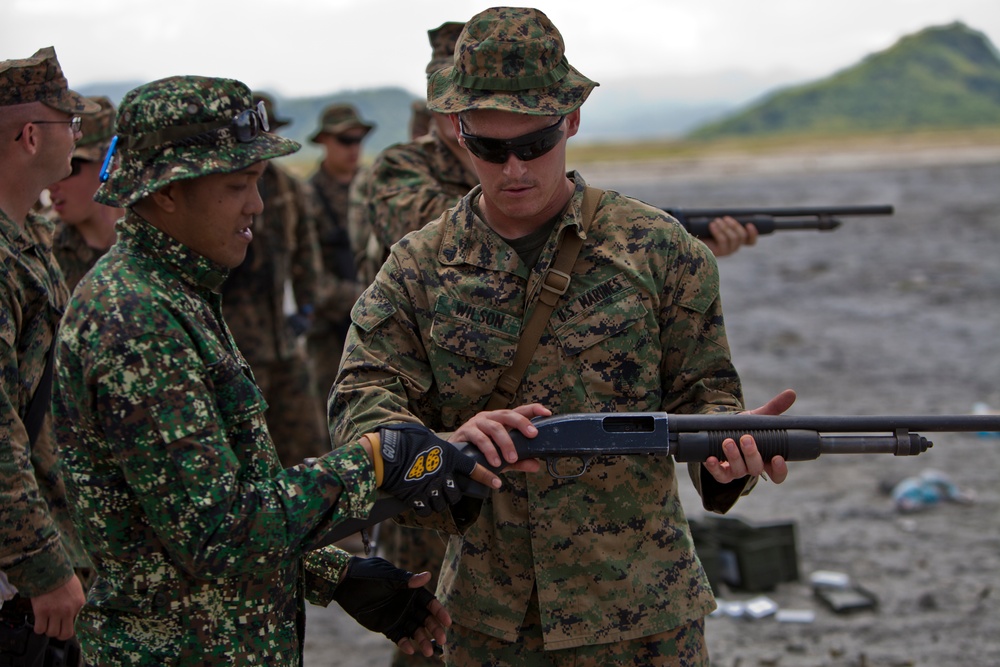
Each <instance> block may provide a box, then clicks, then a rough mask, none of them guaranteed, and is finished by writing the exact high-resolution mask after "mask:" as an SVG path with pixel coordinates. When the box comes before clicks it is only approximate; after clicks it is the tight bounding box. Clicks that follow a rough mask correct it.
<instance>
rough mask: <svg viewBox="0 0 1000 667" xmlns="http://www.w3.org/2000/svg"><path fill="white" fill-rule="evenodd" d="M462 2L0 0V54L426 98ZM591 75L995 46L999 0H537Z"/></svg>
mask: <svg viewBox="0 0 1000 667" xmlns="http://www.w3.org/2000/svg"><path fill="white" fill-rule="evenodd" d="M488 6H491V3H486V2H467V1H464V0H451V1H446V0H284V1H281V0H238V1H235V0H152V1H151V0H0V37H2V39H0V44H2V51H0V59H7V58H25V57H28V56H30V55H31V54H32V53H34V52H35V50H36V49H38V48H40V47H42V46H55V48H56V53H57V54H58V56H59V61H60V63H61V64H62V66H63V70H64V71H65V72H66V75H67V77H68V78H69V82H70V86H81V85H84V84H91V83H96V82H104V81H130V80H138V81H150V80H153V79H157V78H161V77H165V76H171V75H175V74H200V75H206V76H225V77H232V78H236V79H239V80H241V81H244V82H245V83H247V84H248V85H250V86H251V87H252V88H259V89H269V90H271V91H275V92H278V93H279V94H282V95H285V96H307V95H321V94H325V93H330V92H335V91H341V90H345V89H358V88H369V87H375V86H385V85H399V86H402V87H404V88H406V89H408V90H410V91H411V92H413V93H415V94H418V95H422V94H423V93H424V66H425V65H426V63H427V60H428V59H429V56H430V47H429V45H428V42H427V32H426V31H427V30H428V29H429V28H434V27H436V26H438V25H440V24H441V23H443V22H444V21H465V20H467V19H468V18H470V17H471V16H473V15H474V14H476V13H477V12H479V11H481V10H482V9H484V8H486V7H488ZM535 6H536V7H538V8H539V9H541V10H542V11H544V12H545V13H546V14H548V16H549V17H550V18H551V19H552V20H553V22H554V23H555V25H556V26H557V27H558V28H559V29H560V31H561V32H562V34H563V36H564V38H565V39H566V42H567V56H568V58H569V61H570V63H572V64H573V65H574V66H576V67H577V68H578V69H579V70H581V71H582V72H583V73H584V74H586V75H587V76H589V77H590V78H592V79H595V80H597V81H601V80H602V79H603V80H605V81H607V80H610V79H618V78H624V77H629V78H631V77H632V76H640V75H696V74H703V73H710V72H713V73H714V72H719V71H726V70H740V71H745V72H749V73H755V74H769V73H773V72H778V71H787V72H791V73H795V74H798V75H801V76H803V77H806V78H818V77H822V76H826V75H828V74H831V73H833V72H834V71H836V70H838V69H841V68H843V67H847V66H850V65H853V64H855V63H856V62H857V61H858V60H860V59H861V58H862V57H864V56H865V55H867V54H869V53H872V52H875V51H880V50H882V49H885V48H887V47H889V46H891V45H892V44H893V43H894V42H895V41H896V40H897V39H899V38H900V37H902V36H903V35H906V34H910V33H913V32H916V31H918V30H920V29H922V28H925V27H927V26H931V25H943V24H947V23H950V22H952V21H955V20H959V21H962V22H964V23H966V24H967V25H968V26H969V27H971V28H974V29H976V30H979V31H981V32H983V33H985V34H986V35H987V36H988V37H989V38H990V40H991V41H992V42H993V44H994V45H1000V0H839V1H838V2H812V1H810V0H610V1H608V0H603V1H601V2H596V1H591V0H538V1H537V2H536V3H535Z"/></svg>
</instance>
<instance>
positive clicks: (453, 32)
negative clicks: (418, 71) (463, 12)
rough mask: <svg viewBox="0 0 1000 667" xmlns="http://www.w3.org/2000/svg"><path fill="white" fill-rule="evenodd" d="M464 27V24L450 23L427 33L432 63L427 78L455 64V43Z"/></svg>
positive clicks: (428, 65) (428, 68) (427, 70)
mask: <svg viewBox="0 0 1000 667" xmlns="http://www.w3.org/2000/svg"><path fill="white" fill-rule="evenodd" d="M464 27H465V24H464V23H457V22H455V21H449V22H447V23H442V24H441V25H439V26H438V27H436V28H434V29H433V30H428V31H427V40H428V41H429V42H430V43H431V61H430V62H429V63H427V68H426V70H425V71H426V72H427V76H430V75H431V74H433V73H434V72H436V71H438V70H439V69H441V68H442V67H448V66H449V65H453V64H455V43H456V42H458V36H459V35H460V34H462V28H464Z"/></svg>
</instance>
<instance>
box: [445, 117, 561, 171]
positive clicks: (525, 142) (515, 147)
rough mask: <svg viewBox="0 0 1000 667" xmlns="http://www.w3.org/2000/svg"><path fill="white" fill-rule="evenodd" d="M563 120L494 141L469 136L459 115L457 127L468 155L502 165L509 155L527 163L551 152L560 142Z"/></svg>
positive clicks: (489, 138) (487, 138)
mask: <svg viewBox="0 0 1000 667" xmlns="http://www.w3.org/2000/svg"><path fill="white" fill-rule="evenodd" d="M564 120H566V116H560V117H559V120H558V121H556V123H555V124H553V125H549V126H548V127H543V128H542V129H540V130H536V131H534V132H529V133H527V134H522V135H521V136H519V137H514V138H512V139H494V138H492V137H481V136H477V135H475V134H469V133H468V132H466V131H465V121H464V120H463V119H462V116H461V115H459V117H458V126H459V129H460V132H461V136H462V139H464V140H465V146H466V148H468V149H469V152H470V153H472V154H473V155H475V156H476V157H477V158H479V159H480V160H484V161H485V162H492V163H494V164H503V163H504V162H506V161H507V156H508V155H510V154H511V153H513V154H514V155H515V156H516V157H517V159H518V160H521V161H522V162H528V161H530V160H534V159H537V158H540V157H542V156H543V155H545V154H546V153H548V152H549V151H551V150H552V149H553V148H555V147H556V146H557V145H558V144H559V142H560V141H561V140H562V136H563V133H562V132H561V128H562V124H563V121H564Z"/></svg>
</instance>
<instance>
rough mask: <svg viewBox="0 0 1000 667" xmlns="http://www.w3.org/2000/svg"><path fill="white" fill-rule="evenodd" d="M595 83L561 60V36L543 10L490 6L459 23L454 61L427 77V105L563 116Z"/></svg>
mask: <svg viewBox="0 0 1000 667" xmlns="http://www.w3.org/2000/svg"><path fill="white" fill-rule="evenodd" d="M597 85H598V84H597V83H596V82H594V81H591V80H590V79H588V78H587V77H585V76H584V75H583V74H581V73H580V72H578V71H577V70H576V69H575V68H574V67H573V66H572V65H570V64H569V61H568V60H566V55H565V46H564V44H563V38H562V35H561V34H560V33H559V30H558V29H557V28H556V27H555V26H554V25H553V24H552V21H550V20H549V18H548V17H547V16H546V15H545V14H543V13H542V12H541V11H539V10H537V9H531V8H528V7H494V8H492V9H487V10H486V11H483V12H480V13H479V14H476V15H475V16H473V17H472V18H471V19H470V20H469V22H468V23H466V24H465V28H464V29H463V30H462V34H461V35H459V38H458V44H457V45H456V47H455V63H454V65H452V66H450V67H445V68H444V69H440V70H438V71H437V72H435V73H434V74H432V75H431V76H430V78H429V79H428V81H427V108H429V109H430V110H431V111H436V112H438V113H459V112H462V111H471V110H473V109H496V110H500V111H512V112H514V113H523V114H529V115H533V116H563V115H566V114H568V113H571V112H573V111H575V110H576V109H579V108H580V105H582V104H583V102H584V100H586V99H587V96H588V95H590V92H591V91H592V90H593V89H594V87H595V86H597Z"/></svg>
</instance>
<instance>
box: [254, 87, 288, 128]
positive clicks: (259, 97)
mask: <svg viewBox="0 0 1000 667" xmlns="http://www.w3.org/2000/svg"><path fill="white" fill-rule="evenodd" d="M258 102H263V103H264V108H265V109H267V122H268V123H270V124H271V131H274V130H277V129H278V128H280V127H285V126H286V125H288V124H290V123H291V122H292V121H290V120H288V119H287V118H278V115H277V112H276V111H275V110H274V98H273V97H271V96H270V95H269V94H267V93H262V92H260V91H257V92H255V93H254V94H253V103H254V104H257V103H258Z"/></svg>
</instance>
